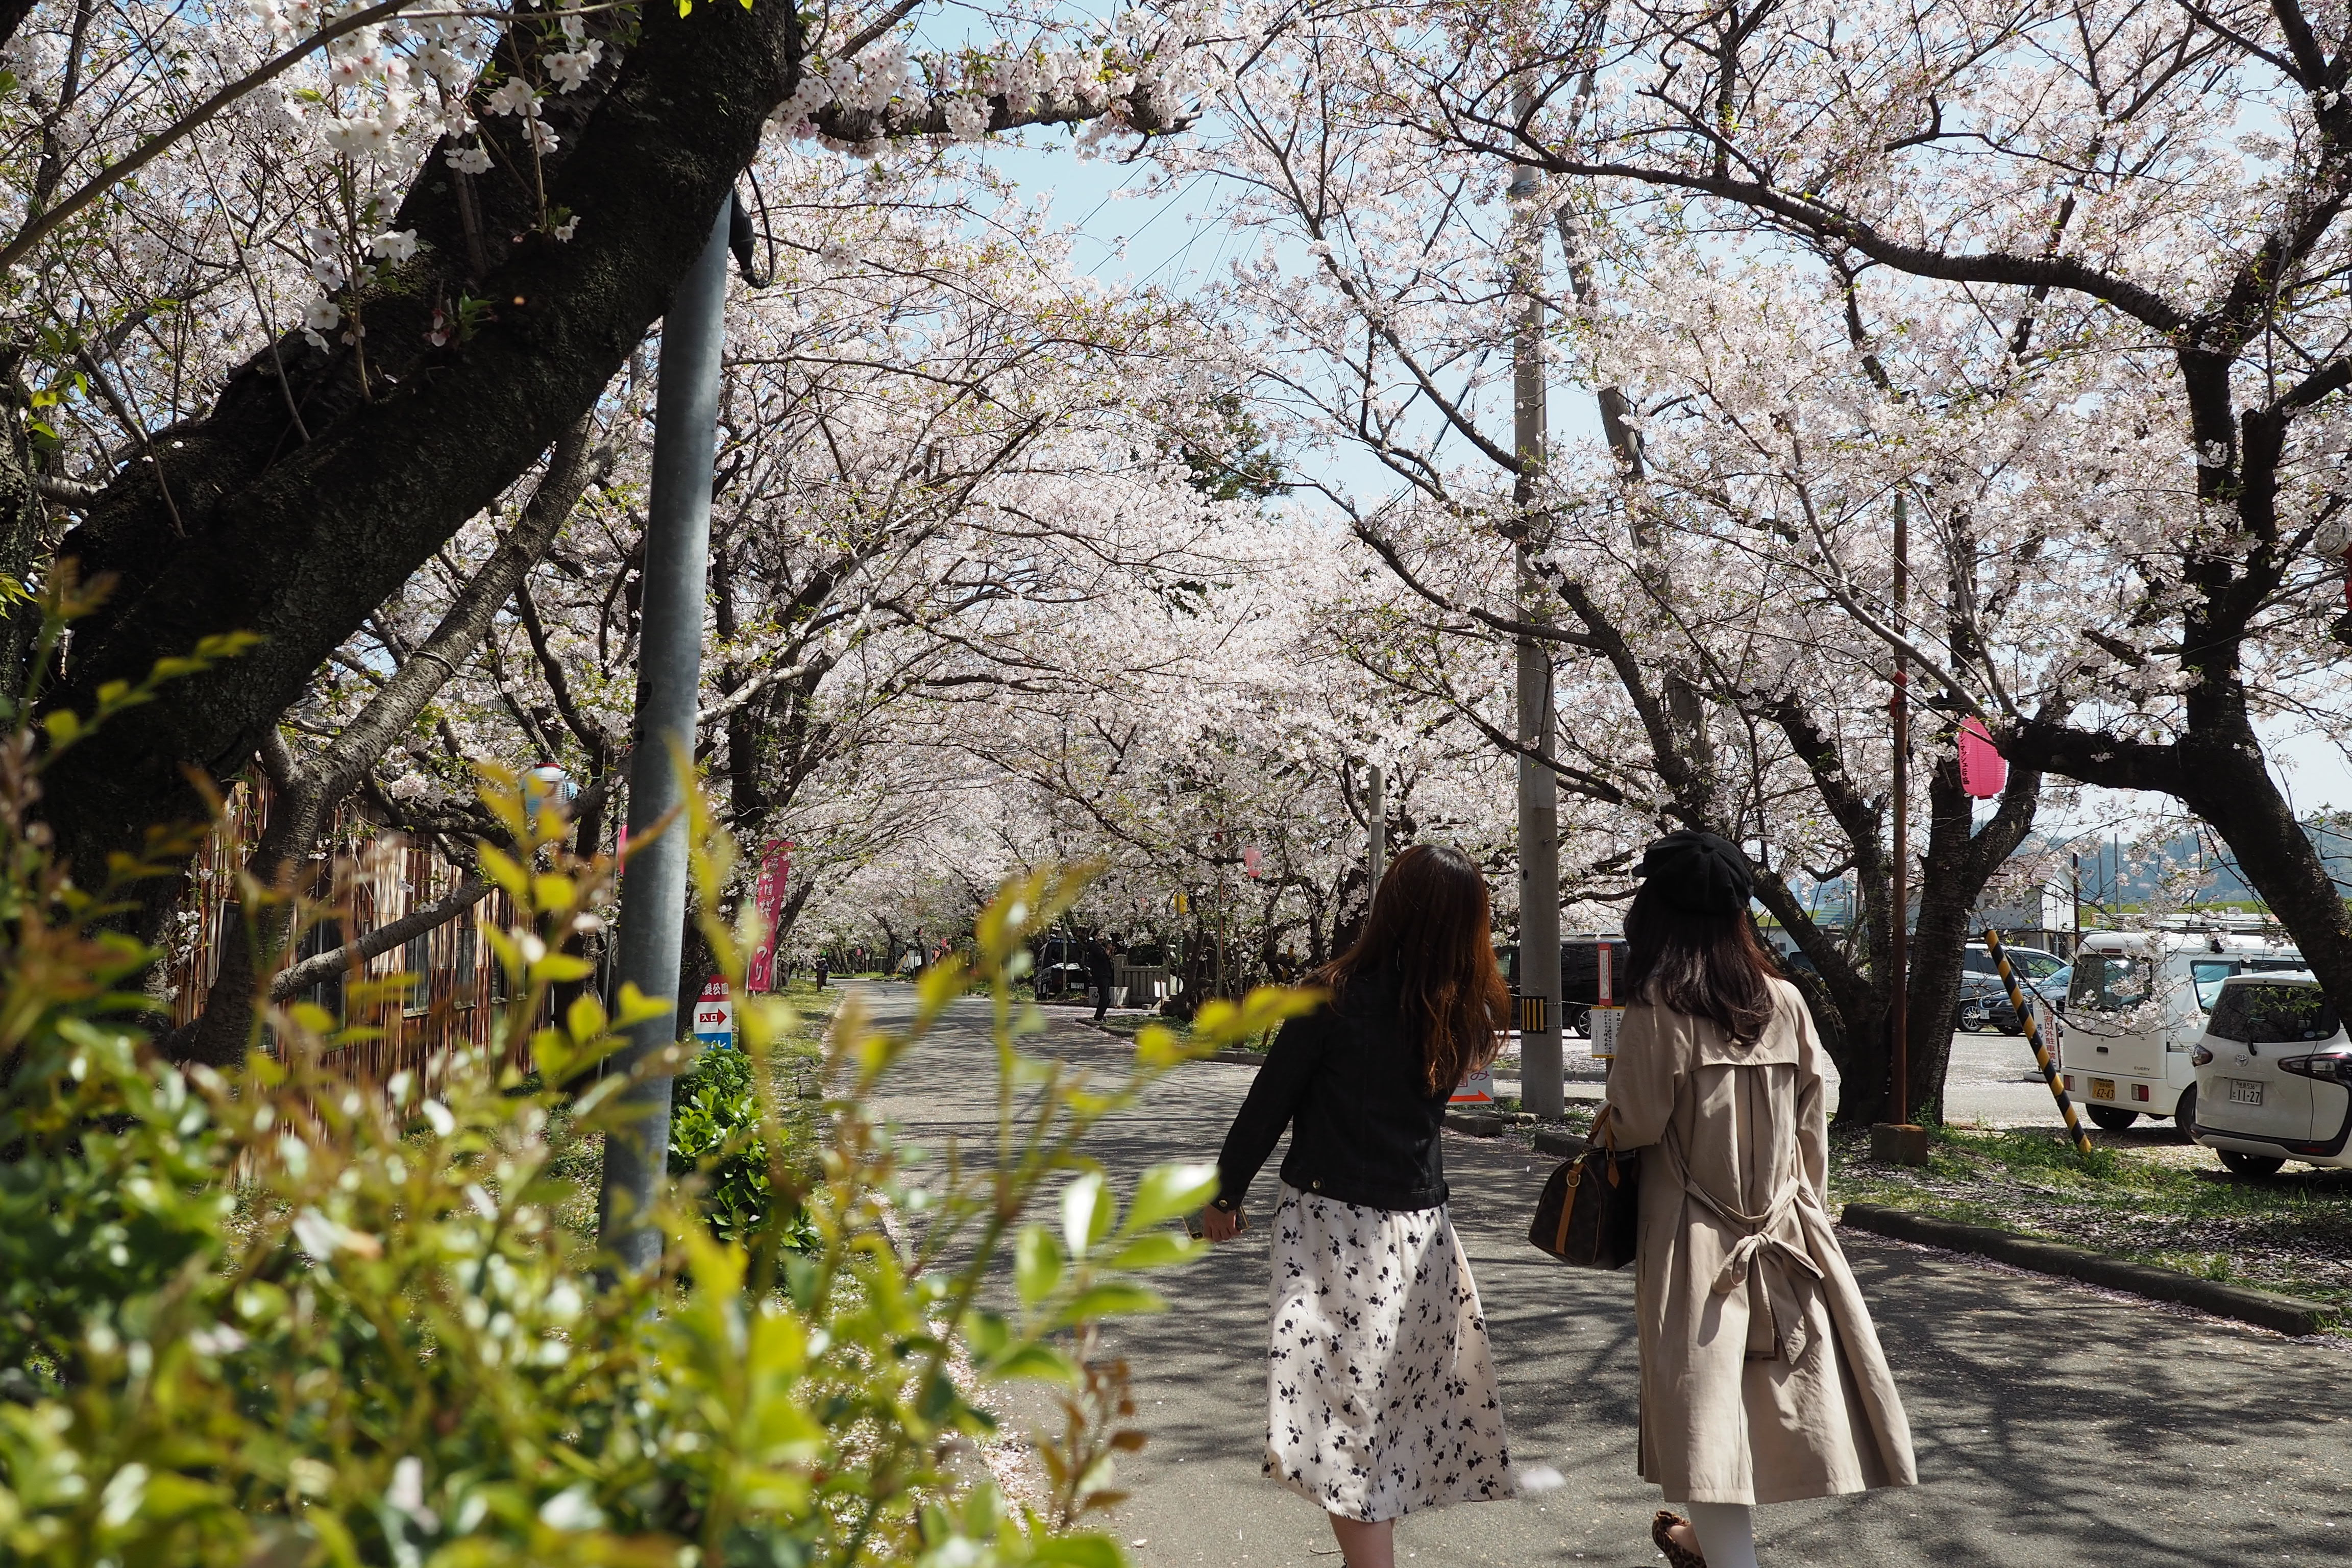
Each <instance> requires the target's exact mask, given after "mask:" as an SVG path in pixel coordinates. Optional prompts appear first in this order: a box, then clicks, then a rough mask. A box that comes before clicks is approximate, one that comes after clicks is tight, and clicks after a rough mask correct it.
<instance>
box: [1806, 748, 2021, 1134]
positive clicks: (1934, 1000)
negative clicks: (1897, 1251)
mask: <svg viewBox="0 0 2352 1568" xmlns="http://www.w3.org/2000/svg"><path fill="white" fill-rule="evenodd" d="M2041 801H2042V775H2041V774H2040V773H2035V772H2033V771H2032V770H2031V769H2028V768H2017V769H2014V770H2012V771H2011V773H2010V778H2009V784H2008V787H2007V788H2006V789H2004V790H2003V791H2002V792H2001V796H2000V805H1999V806H1998V807H1996V808H1995V810H1994V812H1993V815H1992V816H1991V818H1990V820H1989V821H1987V822H1986V823H1985V825H1984V826H1982V827H1975V828H1972V823H1973V821H1974V816H1975V813H1974V808H1973V806H1972V805H1971V803H1970V802H1969V796H1968V794H1967V792H1966V791H1964V790H1962V789H1961V788H1960V765H1959V759H1958V756H1957V755H1947V756H1945V757H1943V758H1942V759H1941V760H1940V761H1938V762H1937V763H1936V765H1935V766H1934V767H1933V768H1932V769H1930V770H1929V772H1928V775H1927V855H1926V857H1925V858H1923V859H1922V861H1921V863H1920V866H1919V869H1918V877H1917V886H1918V889H1919V923H1918V929H1917V931H1916V933H1915V935H1914V937H1913V940H1912V942H1911V948H1910V953H1911V973H1910V974H1909V976H1908V984H1907V985H1906V1005H1905V1013H1906V1016H1907V1018H1908V1029H1907V1031H1906V1036H1907V1046H1906V1056H1907V1058H1908V1059H1909V1064H1910V1083H1909V1084H1908V1085H1907V1086H1906V1090H1907V1091H1906V1095H1905V1117H1904V1120H1906V1121H1908V1120H1910V1119H1912V1118H1913V1117H1916V1116H1922V1115H1924V1116H1927V1117H1929V1118H1932V1119H1934V1120H1936V1121H1941V1120H1943V1115H1944V1077H1945V1074H1946V1073H1947V1072H1948V1071H1949V1070H1950V1068H1951V1060H1952V1022H1953V1018H1954V1016H1955V1015H1956V1014H1957V1012H1958V1007H1959V997H1960V973H1961V962H1962V959H1963V957H1964V955H1965V954H1966V952H1967V951H1968V945H1969V926H1970V924H1971V920H1970V917H1971V916H1972V914H1973V913H1974V911H1975V910H1976V907H1977V904H1978V902H1979V900H1980V899H1981V898H1982V897H1983V895H1984V890H1985V886H1986V884H1987V883H1989V882H1990V881H1991V880H1992V879H1993V877H1994V875H1995V874H1996V873H1998V872H1999V871H2000V868H2001V867H2002V866H2003V865H2004V864H2005V863H2006V862H2007V861H2008V859H2009V858H2010V857H2011V855H2014V854H2015V853H2017V847H2018V846H2019V845H2021V844H2022V843H2024V842H2025V836H2026V834H2028V833H2029V832H2031V831H2032V827H2033V816H2034V812H2035V811H2036V809H2037V808H2038V807H2039V806H2040V805H2041ZM1890 1047H1891V1042H1890ZM1890 1068H1891V1064H1890ZM1841 1110H1843V1107H1841Z"/></svg>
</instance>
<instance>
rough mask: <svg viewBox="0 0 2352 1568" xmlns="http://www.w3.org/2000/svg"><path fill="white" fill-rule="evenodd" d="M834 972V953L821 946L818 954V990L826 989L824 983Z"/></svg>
mask: <svg viewBox="0 0 2352 1568" xmlns="http://www.w3.org/2000/svg"><path fill="white" fill-rule="evenodd" d="M832 973H833V954H832V953H830V952H826V951H825V950H824V949H823V948H819V949H817V954H816V988H817V989H818V990H820V991H822V990H824V983H825V981H826V980H827V979H828V978H830V977H831V975H832Z"/></svg>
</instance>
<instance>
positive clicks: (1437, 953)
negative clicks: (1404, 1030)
mask: <svg viewBox="0 0 2352 1568" xmlns="http://www.w3.org/2000/svg"><path fill="white" fill-rule="evenodd" d="M1381 968H1391V969H1394V970H1395V971H1396V973H1397V979H1398V982H1399V985H1398V991H1399V994H1398V1002H1399V1004H1400V1005H1401V1007H1402V1011H1403V1013H1404V1016H1405V1021H1406V1023H1407V1024H1408V1025H1409V1026H1412V1028H1413V1029H1414V1030H1415V1032H1417V1033H1418V1034H1419V1035H1420V1037H1421V1059H1422V1065H1423V1079H1424V1083H1425V1086H1426V1087H1427V1089H1428V1090H1429V1092H1430V1093H1432V1094H1436V1093H1439V1092H1441V1091H1444V1092H1450V1091H1452V1089H1454V1086H1455V1085H1456V1084H1458V1083H1460V1082H1461V1081H1462V1080H1463V1079H1465V1078H1467V1077H1468V1076H1469V1075H1470V1074H1471V1073H1472V1072H1474V1071H1475V1070H1477V1069H1478V1068H1483V1067H1486V1066H1488V1065H1489V1064H1491V1063H1492V1062H1493V1061H1494V1059H1495V1056H1496V1052H1498V1051H1500V1050H1501V1049H1502V1034H1501V1031H1503V1030H1504V1029H1507V1028H1508V1027H1509V1026H1510V1022H1511V993H1510V988H1509V987H1508V986H1507V985H1505V984H1503V973H1502V971H1501V970H1499V969H1497V968H1496V967H1495V939H1494V921H1493V915H1492V912H1491V910H1489V907H1488V905H1487V902H1486V878H1484V877H1482V876H1480V875H1479V874H1478V868H1477V867H1475V866H1474V865H1472V864H1471V863H1470V858H1469V857H1468V856H1466V855H1464V854H1463V853H1462V852H1461V851H1460V850H1458V849H1448V848H1445V847H1442V846H1440V845H1435V844H1416V845H1414V846H1413V847H1412V848H1410V849H1408V850H1406V851H1405V852H1404V853H1403V854H1402V855H1400V856H1398V857H1397V858H1396V863H1395V864H1393V865H1391V867H1390V868H1389V870H1388V875H1387V876H1385V877H1382V878H1381V885H1380V887H1379V888H1378V889H1374V891H1373V894H1372V909H1371V913H1370V915H1368V916H1366V917H1365V920H1364V929H1363V932H1362V934H1361V935H1360V936H1358V937H1357V938H1356V944H1355V945H1354V946H1353V947H1351V948H1349V950H1348V951H1347V952H1343V953H1341V954H1340V955H1339V957H1337V958H1335V959H1333V960H1332V961H1331V962H1330V963H1327V964H1325V965H1324V966H1323V967H1322V968H1320V969H1318V970H1317V971H1316V972H1315V973H1313V974H1311V975H1309V976H1308V977H1307V982H1308V984H1314V985H1321V986H1327V987H1328V988H1329V990H1330V992H1331V994H1332V996H1333V997H1334V998H1335V999H1337V1000H1340V1001H1344V1000H1345V999H1346V997H1347V994H1348V984H1349V982H1350V981H1352V980H1354V979H1355V978H1356V977H1357V976H1358V975H1360V974H1367V973H1371V972H1373V971H1375V970H1379V969H1381Z"/></svg>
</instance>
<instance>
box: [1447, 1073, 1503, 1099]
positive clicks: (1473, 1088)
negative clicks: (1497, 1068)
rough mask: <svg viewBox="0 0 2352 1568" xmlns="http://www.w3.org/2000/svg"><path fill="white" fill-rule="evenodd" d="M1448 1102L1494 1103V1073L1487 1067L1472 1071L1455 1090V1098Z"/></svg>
mask: <svg viewBox="0 0 2352 1568" xmlns="http://www.w3.org/2000/svg"><path fill="white" fill-rule="evenodd" d="M1446 1103H1447V1104H1448V1105H1492V1104H1494V1103H1495V1075H1494V1073H1493V1072H1492V1071H1490V1070H1489V1069H1487V1068H1479V1069H1478V1070H1477V1071H1476V1072H1474V1073H1472V1074H1471V1075H1470V1076H1469V1077H1468V1078H1466V1079H1463V1080H1462V1087H1461V1088H1459V1089H1455V1090H1454V1098H1453V1099H1452V1100H1447V1101H1446Z"/></svg>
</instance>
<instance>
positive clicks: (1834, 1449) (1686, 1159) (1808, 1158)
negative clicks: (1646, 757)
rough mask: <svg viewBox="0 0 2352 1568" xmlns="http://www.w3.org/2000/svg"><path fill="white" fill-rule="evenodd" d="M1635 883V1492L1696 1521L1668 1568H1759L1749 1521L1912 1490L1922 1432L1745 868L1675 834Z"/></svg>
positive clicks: (1805, 1031)
mask: <svg viewBox="0 0 2352 1568" xmlns="http://www.w3.org/2000/svg"><path fill="white" fill-rule="evenodd" d="M1641 874H1642V876H1643V878H1644V880H1643V883H1642V887H1641V890H1640V891H1639V892H1637V893H1636V894H1634V896H1633V907H1632V908H1631V909H1630V910H1627V912H1626V915H1625V942H1626V946H1627V950H1628V952H1627V971H1628V972H1627V974H1626V976H1625V994H1626V996H1627V997H1628V999H1629V1002H1628V1005H1627V1007H1626V1011H1625V1017H1624V1022H1623V1024H1622V1026H1621V1028H1620V1030H1619V1033H1618V1037H1617V1060H1616V1063H1615V1065H1614V1066H1613V1067H1612V1068H1611V1069H1610V1074H1609V1089H1608V1097H1607V1098H1608V1109H1607V1110H1606V1112H1605V1114H1606V1115H1608V1116H1609V1117H1610V1118H1611V1119H1612V1121H1613V1123H1614V1129H1613V1131H1614V1134H1615V1139H1616V1142H1617V1144H1618V1146H1619V1147H1620V1148H1626V1149H1640V1150H1641V1151H1642V1163H1641V1171H1642V1188H1641V1192H1642V1197H1641V1239H1640V1243H1639V1248H1638V1251H1637V1253H1636V1256H1635V1259H1634V1270H1635V1275H1634V1287H1633V1291H1634V1295H1633V1301H1634V1316H1635V1318H1636V1320H1637V1329H1638V1340H1639V1344H1640V1352H1641V1376H1642V1405H1641V1410H1642V1418H1641V1470H1642V1476H1643V1479H1645V1480H1649V1481H1653V1482H1654V1483H1656V1484H1657V1485H1658V1486H1660V1487H1662V1488H1664V1490H1665V1495H1666V1500H1667V1501H1668V1502H1673V1503H1681V1504H1684V1505H1685V1506H1687V1507H1688V1509H1689V1510H1690V1518H1689V1519H1688V1520H1687V1521H1685V1520H1682V1519H1679V1518H1677V1517H1676V1516H1675V1515H1674V1514H1673V1513H1670V1512H1664V1511H1661V1512H1660V1513H1659V1514H1658V1516H1657V1518H1656V1521H1654V1524H1653V1527H1652V1531H1651V1535H1652V1539H1653V1540H1654V1541H1655V1542H1656V1543H1657V1546H1658V1548H1659V1550H1660V1551H1662V1552H1664V1553H1665V1555H1666V1560H1667V1562H1668V1563H1670V1564H1672V1565H1673V1568H1698V1565H1699V1564H1705V1565H1706V1568H1756V1539H1755V1531H1754V1516H1753V1513H1752V1509H1753V1505H1755V1504H1757V1503H1768V1502H1785V1501H1788V1500H1791V1499H1795V1498H1813V1497H1831V1496H1835V1495H1838V1494H1842V1493H1845V1492H1858V1491H1862V1490H1864V1489H1867V1488H1871V1487H1895V1486H1910V1485H1912V1484H1913V1482H1914V1481H1915V1480H1916V1471H1915V1470H1914V1468H1913V1466H1912V1459H1911V1428H1910V1425H1909V1423H1908V1421H1907V1420H1906V1418H1905V1416H1904V1414H1903V1402H1902V1399H1901V1398H1900V1396H1898V1395H1897V1394H1896V1393H1895V1380H1894V1378H1893V1377H1892V1376H1891V1375H1890V1374H1889V1373H1888V1372H1887V1370H1886V1359H1885V1355H1883V1354H1882V1353H1881V1352H1880V1350H1879V1346H1878V1334H1877V1331H1876V1330H1874V1328H1873V1327H1872V1326H1871V1321H1870V1310H1869V1309H1868V1308H1867V1307H1865V1306H1864V1304H1863V1300H1862V1292H1861V1290H1860V1289H1858V1288H1857V1287H1856V1286H1855V1284H1854V1280H1853V1273H1852V1271H1851V1270H1849V1269H1848V1268H1847V1267H1846V1261H1845V1255H1844V1253H1843V1251H1841V1250H1840V1249H1839V1247H1838V1242H1837V1232H1836V1231H1835V1230H1834V1229H1833V1228H1832V1226H1831V1222H1830V1211H1829V1194H1828V1186H1827V1183H1828V1172H1829V1123H1828V1118H1827V1116H1826V1114H1825V1112H1824V1110H1823V1108H1822V1045H1821V1039H1820V1037H1819V1036H1818V1035H1817V1034H1816V1033H1815V1032H1814V1029H1813V1020H1812V1016H1811V1014H1810V1013H1808V1012H1807V1011H1806V1010H1805V1003H1804V998H1803V997H1802V996H1801V995H1800V994H1798V991H1797V988H1796V987H1795V986H1793V985H1790V984H1789V983H1788V982H1787V981H1785V980H1781V979H1780V978H1778V977H1777V976H1776V975H1775V974H1774V973H1772V969H1771V965H1770V963H1769V961H1768V960H1767V959H1766V958H1765V956H1764V952H1763V950H1762V948H1761V947H1760V946H1759V944H1758V942H1757V940H1756V934H1755V931H1754V929H1753V927H1752V926H1751V924H1750V923H1749V921H1748V890H1749V883H1750V872H1749V869H1748V862H1747V859H1746V858H1745V857H1743V856H1742V855H1741V854H1740V852H1739V850H1738V847H1736V846H1734V845H1733V844H1731V843H1730V842H1729V841H1727V840H1726V839H1722V838H1718V837H1716V836H1715V835H1714V834H1711V833H1693V832H1683V833H1675V834H1669V835H1668V836H1667V837H1664V838H1661V839H1659V840H1658V841H1657V842H1656V843H1654V844H1653V845H1651V846H1650V847H1649V851H1648V853H1647V854H1646V855H1644V856H1643V860H1642V866H1641ZM1864 1555H1867V1553H1865V1554H1864Z"/></svg>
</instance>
